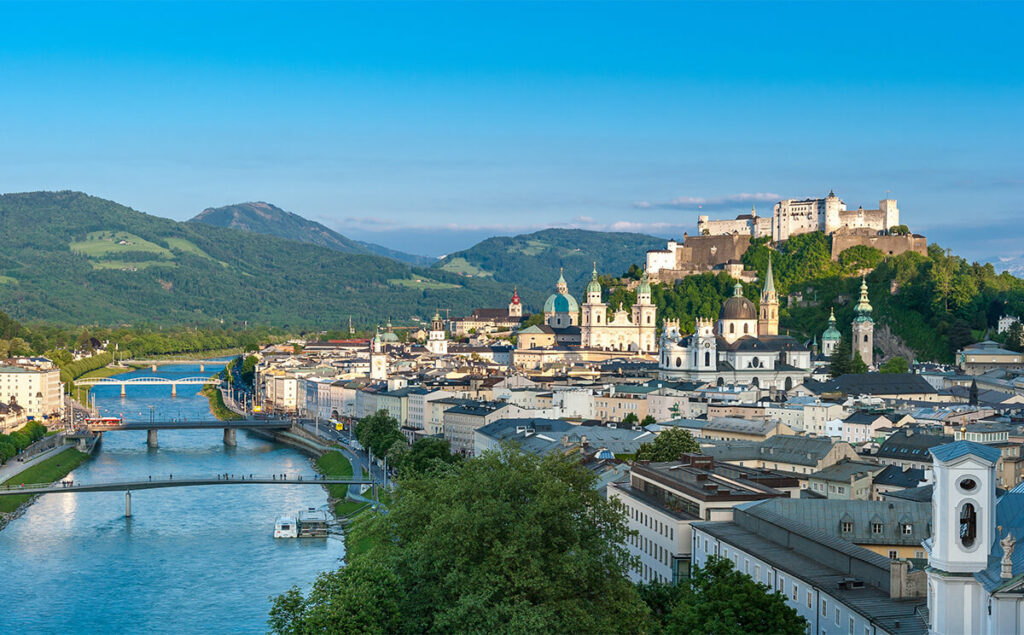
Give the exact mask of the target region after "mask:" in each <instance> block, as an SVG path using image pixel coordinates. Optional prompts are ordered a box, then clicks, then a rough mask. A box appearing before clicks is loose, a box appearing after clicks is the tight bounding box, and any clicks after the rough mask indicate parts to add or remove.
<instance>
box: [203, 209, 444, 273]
mask: <svg viewBox="0 0 1024 635" xmlns="http://www.w3.org/2000/svg"><path fill="white" fill-rule="evenodd" d="M189 222H192V223H203V224H205V225H213V226H214V227H227V228H232V229H243V230H245V231H250V232H253V233H256V234H265V235H267V236H277V237H278V238H287V239H289V240H297V241H299V242H303V243H310V244H312V245H320V246H321V247H329V248H331V249H336V250H338V251H341V252H344V253H347V254H364V255H376V256H385V257H387V258H391V259H393V260H398V261H400V262H404V263H407V264H412V265H431V264H433V262H434V259H433V258H429V257H427V256H414V255H412V254H407V253H403V252H401V251H396V250H394V249H388V248H387V247H382V246H381V245H375V244H373V243H367V242H363V241H361V240H353V239H351V238H348V237H347V236H342V235H341V234H339V233H338V232H336V231H334V230H332V229H328V228H327V227H324V226H323V225H321V224H320V223H317V222H315V221H311V220H308V219H306V218H303V217H302V216H299V215H298V214H293V213H292V212H286V211H284V210H283V209H281V208H280V207H277V206H275V205H271V204H270V203H263V202H257V203H238V204H237V205H227V206H225V207H216V208H208V209H205V210H203V211H202V212H200V213H199V214H198V215H197V216H196V217H195V218H193V219H191V220H190V221H189Z"/></svg>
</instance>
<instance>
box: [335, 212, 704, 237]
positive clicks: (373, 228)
mask: <svg viewBox="0 0 1024 635" xmlns="http://www.w3.org/2000/svg"><path fill="white" fill-rule="evenodd" d="M553 228H563V229H587V230H591V231H604V232H633V233H660V234H664V233H666V232H667V233H672V232H676V233H681V232H684V231H689V230H692V229H695V227H693V226H692V223H688V224H685V225H683V224H680V223H670V222H657V221H654V222H640V221H628V220H620V221H607V222H603V221H598V220H595V219H594V218H593V217H590V216H576V217H573V218H572V219H571V220H566V221H551V222H547V223H522V224H516V223H491V224H487V223H483V224H481V223H472V224H471V223H439V224H436V225H426V224H403V223H398V222H396V221H390V220H380V219H375V218H346V219H345V220H344V221H342V222H341V223H339V224H337V229H338V230H339V231H342V232H344V230H346V229H347V230H353V229H356V230H361V231H368V232H472V233H479V232H492V233H494V234H496V235H497V234H524V233H530V232H535V231H540V230H542V229H553Z"/></svg>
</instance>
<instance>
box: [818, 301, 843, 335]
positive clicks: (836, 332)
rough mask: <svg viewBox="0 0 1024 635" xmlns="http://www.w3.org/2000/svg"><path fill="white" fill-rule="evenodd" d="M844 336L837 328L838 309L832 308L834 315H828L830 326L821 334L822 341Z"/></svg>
mask: <svg viewBox="0 0 1024 635" xmlns="http://www.w3.org/2000/svg"><path fill="white" fill-rule="evenodd" d="M842 338H843V334H842V333H840V332H839V329H837V328H836V311H835V309H832V315H830V316H829V317H828V328H827V329H825V332H824V333H822V334H821V341H822V342H829V341H836V342H838V341H839V340H841V339H842Z"/></svg>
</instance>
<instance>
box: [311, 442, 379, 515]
mask: <svg viewBox="0 0 1024 635" xmlns="http://www.w3.org/2000/svg"><path fill="white" fill-rule="evenodd" d="M313 467H314V468H316V471H317V472H320V473H321V474H323V475H324V476H328V477H331V478H351V477H352V463H351V462H350V461H349V460H348V459H347V458H345V455H344V454H342V453H341V452H338V451H333V452H327V453H325V454H321V455H320V456H319V457H317V458H316V460H314V461H313ZM326 487H327V495H328V499H327V502H328V504H329V505H330V506H331V509H333V510H334V517H335V518H337V519H338V520H347V519H348V518H349V517H350V516H353V515H354V514H356V513H358V512H360V511H362V510H363V509H365V508H368V507H369V506H370V503H368V502H366V501H358V500H352V499H350V498H349V497H348V490H349V486H348V485H327V486H326Z"/></svg>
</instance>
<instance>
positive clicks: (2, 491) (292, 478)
mask: <svg viewBox="0 0 1024 635" xmlns="http://www.w3.org/2000/svg"><path fill="white" fill-rule="evenodd" d="M209 485H288V486H292V485H371V486H372V485H374V482H373V481H371V480H366V479H357V478H323V477H318V476H313V477H312V478H310V477H308V476H304V475H301V474H272V475H252V474H218V475H214V476H180V477H178V478H174V475H173V474H168V475H167V478H163V477H162V475H161V477H160V478H152V477H150V478H147V479H146V480H144V481H139V480H135V481H112V482H108V483H75V482H74V481H68V482H65V481H60V482H57V483H33V484H20V485H4V486H0V496H23V495H28V496H37V495H44V494H75V493H79V492H124V493H125V514H124V515H125V516H126V517H130V516H131V515H132V492H134V491H138V490H144V489H163V488H167V487H206V486H209Z"/></svg>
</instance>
